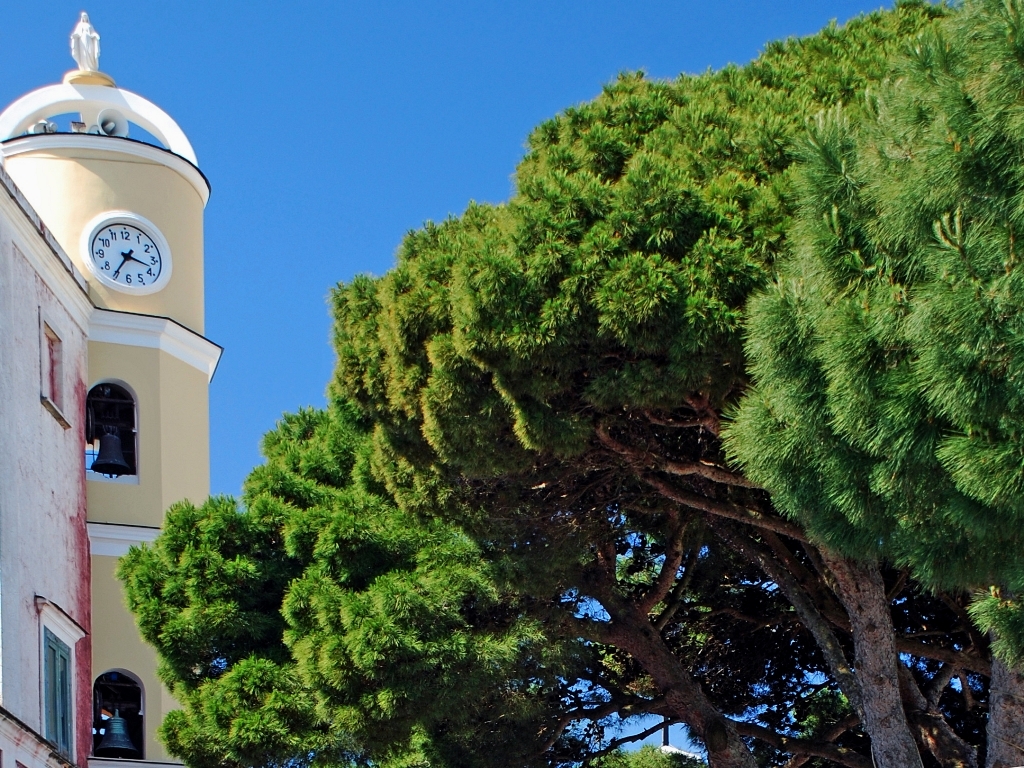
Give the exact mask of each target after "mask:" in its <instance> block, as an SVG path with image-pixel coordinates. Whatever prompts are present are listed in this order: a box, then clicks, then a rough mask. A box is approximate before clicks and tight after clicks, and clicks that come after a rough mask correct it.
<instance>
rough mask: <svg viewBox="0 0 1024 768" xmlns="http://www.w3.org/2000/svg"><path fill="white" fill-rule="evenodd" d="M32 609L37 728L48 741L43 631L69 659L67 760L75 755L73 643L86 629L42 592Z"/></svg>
mask: <svg viewBox="0 0 1024 768" xmlns="http://www.w3.org/2000/svg"><path fill="white" fill-rule="evenodd" d="M35 604H36V611H37V612H38V614H39V725H40V728H39V731H40V733H42V734H43V737H44V738H46V740H47V741H49V740H50V739H49V734H47V733H46V632H47V630H48V631H49V632H50V634H52V635H53V636H54V637H55V638H57V639H58V640H60V641H61V642H62V643H64V645H66V646H67V647H68V656H69V662H70V667H71V668H70V670H69V678H70V679H69V684H70V693H69V705H70V708H71V712H70V716H71V734H70V743H69V745H68V755H66V757H68V759H70V760H72V761H74V758H75V735H76V733H75V732H76V731H77V728H78V711H77V707H76V706H75V704H76V702H77V700H78V687H77V680H76V678H77V675H76V670H77V669H78V658H77V653H76V646H77V644H78V641H79V640H81V639H82V638H83V637H85V635H86V632H85V630H84V629H82V627H80V626H79V625H78V623H77V622H76V621H75V620H74V619H72V618H71V617H70V616H69V615H68V614H67V612H66V611H65V610H64V609H63V608H61V607H60V606H59V605H57V604H56V603H54V602H53V601H52V600H49V599H47V598H45V597H43V596H42V595H36V598H35Z"/></svg>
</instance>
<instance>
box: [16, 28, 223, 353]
mask: <svg viewBox="0 0 1024 768" xmlns="http://www.w3.org/2000/svg"><path fill="white" fill-rule="evenodd" d="M70 43H71V46H70V47H71V55H72V57H73V58H74V60H75V63H76V64H77V68H76V69H74V70H72V71H70V72H68V73H67V74H66V75H65V76H64V79H63V82H61V83H59V84H56V85H49V86H45V87H43V88H39V89H38V90H35V91H32V92H31V93H28V94H26V95H24V96H22V97H21V98H19V99H18V100H17V101H15V102H14V103H13V104H11V105H10V106H8V107H7V108H6V109H4V110H3V112H2V113H0V158H2V163H3V167H4V169H5V170H6V172H7V173H8V174H9V175H10V176H11V178H12V179H13V180H14V182H15V184H17V185H18V187H19V188H20V189H21V191H22V192H23V193H24V195H25V197H26V198H27V199H28V201H29V203H30V204H31V205H32V207H33V208H35V210H36V212H37V213H39V215H40V217H41V218H42V220H43V221H44V222H46V225H47V227H48V228H49V229H50V231H51V232H52V233H53V235H54V237H56V238H57V241H58V242H59V243H60V244H61V246H62V247H63V248H64V250H65V251H67V253H68V255H69V256H71V258H72V260H73V261H74V262H75V264H76V266H77V267H78V268H79V269H80V270H81V271H82V272H83V274H85V275H86V278H87V280H88V282H89V289H90V295H91V296H92V298H93V301H94V302H95V303H96V305H97V306H99V307H102V308H104V309H111V310H117V311H122V312H133V313H141V314H147V315H160V316H164V317H169V318H173V319H174V320H176V321H177V322H179V323H181V324H183V325H184V326H186V327H187V328H189V329H191V330H193V331H195V332H197V333H202V331H203V324H204V323H203V314H204V312H203V244H202V233H203V209H204V208H205V206H206V203H207V201H208V200H209V196H210V186H209V183H208V182H207V180H206V177H205V176H204V175H203V174H202V172H201V171H200V170H199V167H198V162H197V160H196V154H195V151H194V150H193V148H192V144H191V143H190V142H189V140H188V138H187V137H186V136H185V133H184V131H182V130H181V128H180V127H179V126H178V124H177V123H176V122H175V121H174V120H173V119H172V118H171V116H170V115H168V114H167V113H166V112H165V111H164V110H162V109H160V107H158V106H157V105H156V104H154V103H153V102H151V101H149V100H148V99H146V98H144V97H142V96H139V95H138V94H135V93H132V92H131V91H126V90H124V89H123V88H118V87H117V85H116V84H115V82H114V80H113V78H111V77H110V76H109V75H107V74H105V73H103V72H101V71H100V69H99V58H100V36H99V33H97V31H96V29H95V28H94V27H93V26H92V23H91V22H90V20H89V16H88V15H87V14H86V13H82V15H81V18H80V19H79V21H78V23H77V24H76V26H75V28H74V30H73V31H72V33H71V39H70ZM129 238H130V242H129ZM129 246H130V247H129ZM172 266H173V269H172Z"/></svg>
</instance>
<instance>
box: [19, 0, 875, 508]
mask: <svg viewBox="0 0 1024 768" xmlns="http://www.w3.org/2000/svg"><path fill="white" fill-rule="evenodd" d="M881 4H882V3H880V2H879V0H873V1H871V0H813V1H812V0H807V1H803V0H760V1H755V0H705V2H691V1H690V0H677V1H676V2H665V1H662V0H658V1H655V0H650V1H648V0H633V1H632V2H618V3H615V2H604V1H602V0H587V2H584V1H583V0H573V1H572V2H569V1H568V0H543V1H541V0H537V1H533V0H530V1H527V0H519V1H518V2H505V3H499V2H495V1H494V0H492V1H491V2H475V3H470V2H457V1H453V0H449V1H448V2H443V3H442V2H416V3H414V2H384V3H362V4H356V3H346V2H319V3H317V2H288V3H283V2H278V3H266V2H263V3H260V2H256V3H238V2H227V1H225V2H221V1H214V2H211V1H210V0H203V1H202V2H197V1H195V0H180V1H179V2H174V3H168V2H151V1H150V0H137V1H136V2H125V1H124V0H118V1H117V2H114V1H113V0H89V1H88V5H86V6H84V10H87V11H88V12H89V14H90V16H91V18H92V21H93V24H94V25H95V26H96V28H97V30H98V31H99V33H100V35H101V36H102V57H101V62H100V63H101V68H102V69H103V70H104V71H106V72H107V73H109V74H110V75H112V76H113V77H114V78H115V79H116V80H117V82H118V85H120V86H122V87H124V88H127V89H128V90H132V91H135V92H137V93H140V94H142V95H144V96H146V97H147V98H149V99H150V100H152V101H154V102H156V103H157V104H159V105H160V106H161V107H163V108H164V109H165V110H167V111H168V112H169V113H170V114H171V115H172V116H173V117H174V118H175V119H176V120H177V121H178V122H179V124H180V125H181V126H182V127H183V128H184V130H185V132H186V133H187V134H188V135H189V137H190V139H191V141H192V144H193V146H194V147H195V149H196V152H197V154H198V156H199V163H200V166H201V168H202V169H203V171H204V172H205V173H206V175H207V177H208V178H209V179H210V180H211V182H212V185H213V195H212V197H211V199H210V203H209V206H208V207H207V215H206V260H207V262H206V263H207V269H206V307H207V326H206V331H207V335H208V336H209V337H210V338H211V339H213V340H214V341H216V342H217V343H219V344H221V345H223V346H224V347H225V353H224V357H223V360H222V362H221V366H220V369H219V371H218V373H217V376H216V378H215V379H214V382H213V385H212V388H211V441H212V445H211V453H212V489H213V491H214V492H216V493H237V492H238V490H239V488H240V486H241V482H242V480H243V478H244V477H245V475H246V473H247V472H248V470H249V469H250V468H251V467H252V466H253V465H254V464H256V463H258V462H259V460H260V459H259V452H258V448H259V441H260V437H261V436H262V434H263V433H264V432H265V431H266V430H267V429H269V428H271V427H272V426H273V425H274V422H275V421H276V420H277V419H278V418H279V417H280V415H281V413H282V412H284V411H290V410H294V409H296V408H298V407H299V406H303V405H322V404H323V402H324V394H323V393H324V388H325V386H326V384H327V381H328V379H329V377H330V374H331V367H332V364H333V353H332V351H331V348H330V345H329V334H330V318H329V316H328V310H327V304H326V297H327V293H328V291H329V289H330V287H331V286H332V285H334V284H335V283H337V282H338V281H345V280H349V279H350V278H351V277H352V276H353V275H354V274H357V273H359V272H370V273H374V274H381V273H383V272H384V271H386V270H387V269H388V267H389V266H390V265H391V264H392V261H393V256H394V252H395V249H396V247H397V245H398V244H399V242H400V240H401V238H402V236H403V234H404V233H405V232H407V231H408V230H410V229H413V228H416V227H418V226H420V225H421V224H422V223H423V222H424V221H426V220H428V219H433V220H438V219H443V218H444V217H446V216H448V215H449V214H458V213H459V212H461V211H462V210H464V209H465V207H466V204H467V203H468V202H469V201H470V200H477V201H489V202H497V201H500V200H504V199H506V198H507V197H508V196H509V194H510V192H511V190H512V173H513V171H514V169H515V165H516V162H517V160H518V159H519V157H520V156H521V154H522V151H523V143H524V141H525V139H526V136H527V134H528V133H529V131H530V129H531V128H532V127H533V126H534V125H536V124H537V123H538V122H540V121H541V120H543V119H545V118H547V117H550V116H551V115H554V114H555V113H557V112H558V111H560V110H562V109H564V108H565V107H567V106H570V105H572V104H575V103H578V102H581V101H585V100H588V99H590V98H592V97H594V96H595V95H597V93H598V92H599V91H600V88H601V85H602V83H605V82H607V81H608V80H610V79H612V78H614V77H615V75H616V73H618V72H620V71H623V70H636V69H643V70H645V71H646V72H647V73H648V74H649V75H650V76H652V77H658V78H670V77H675V76H676V75H678V74H679V73H681V72H691V73H692V72H700V71H703V70H705V69H707V68H709V67H712V68H717V67H720V66H722V65H724V64H726V63H728V62H737V63H742V62H746V61H749V60H750V59H751V58H753V57H754V56H756V55H757V53H758V51H759V50H760V49H761V47H762V46H763V45H764V43H765V42H767V41H768V40H771V39H775V38H781V37H787V36H790V35H804V34H809V33H812V32H814V31H816V30H818V29H819V28H821V27H822V26H823V25H825V24H826V23H827V22H828V21H829V20H830V19H833V18H834V19H838V20H839V21H844V20H846V19H849V18H850V17H852V16H855V15H857V14H858V13H861V12H864V11H868V10H872V9H874V8H877V7H879V6H880V5H881ZM80 10H83V6H82V5H81V4H80V3H79V2H77V1H76V2H74V3H71V2H64V1H63V0H59V1H51V0H34V1H33V2H4V3H2V4H0V103H2V104H3V105H6V104H8V103H10V102H11V101H12V100H14V99H15V98H17V97H18V96H20V95H21V94H23V93H25V92H27V91H29V90H32V89H33V88H37V87H39V86H42V85H46V84H49V83H53V82H57V81H59V80H60V78H61V76H62V74H63V73H64V72H65V71H66V70H68V69H71V68H72V67H73V66H74V62H73V61H72V60H71V58H70V56H69V54H68V42H67V39H68V34H69V33H70V31H71V29H72V27H73V26H74V24H75V22H76V20H77V16H78V12H79V11H80Z"/></svg>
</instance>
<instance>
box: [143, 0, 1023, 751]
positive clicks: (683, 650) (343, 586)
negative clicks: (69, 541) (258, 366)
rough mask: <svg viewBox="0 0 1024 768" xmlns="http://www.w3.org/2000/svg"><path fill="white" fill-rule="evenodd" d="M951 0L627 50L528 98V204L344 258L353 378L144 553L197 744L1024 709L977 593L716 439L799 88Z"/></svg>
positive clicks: (946, 731)
mask: <svg viewBox="0 0 1024 768" xmlns="http://www.w3.org/2000/svg"><path fill="white" fill-rule="evenodd" d="M946 15H948V11H947V10H946V9H944V8H942V7H935V6H930V5H925V4H920V3H907V4H901V5H899V6H898V7H897V9H896V10H894V11H892V12H886V13H878V14H872V15H871V16H868V17H864V18H862V19H858V20H855V21H854V22H851V23H850V24H849V25H847V26H846V27H844V28H839V27H836V26H831V27H829V28H827V29H826V30H824V31H823V32H822V33H820V34H819V35H816V36H813V37H810V38H806V39H803V40H793V41H787V42H785V43H778V44H773V45H771V46H769V48H768V49H767V50H766V52H765V53H764V55H763V56H762V57H760V58H759V59H758V60H757V61H755V62H753V63H751V64H750V65H748V66H746V67H729V68H726V69H725V70H723V71H721V72H714V73H707V74H704V75H700V76H694V77H682V78H680V79H679V80H677V81H674V82H671V83H661V82H651V81H648V80H646V79H645V78H643V77H640V76H633V75H626V76H623V77H621V78H620V79H619V80H618V81H617V82H615V83H613V84H612V85H610V86H608V87H607V88H606V89H605V92H604V93H603V94H602V95H601V96H600V97H599V98H598V99H596V100H595V101H593V102H591V103H588V104H584V105H581V106H579V107H576V108H573V109H571V110H567V111H566V112H565V113H563V114H562V115H559V116H558V117H557V118H555V119H553V120H551V121H548V122H547V123H545V124H543V125H542V126H540V127H539V128H538V129H537V130H536V131H535V132H534V134H533V135H532V137H531V139H530V148H529V152H528V154H527V157H526V158H525V159H524V161H523V162H522V163H521V165H520V167H519V170H518V173H517V193H516V195H515V196H514V197H513V199H512V200H511V201H510V202H509V203H508V204H506V205H502V206H476V205H474V206H471V207H470V208H469V209H468V210H467V211H466V213H465V214H463V215H462V216H461V217H458V218H454V219H451V220H449V221H446V222H444V223H442V224H437V225H433V224H431V225H428V226H426V227H424V228H423V229H422V230H419V231H417V232H414V233H411V234H410V235H409V236H408V237H407V238H406V241H405V242H404V244H403V246H402V248H401V250H400V253H399V259H398V264H397V265H396V267H395V269H393V270H392V271H390V272H389V273H388V274H387V275H385V276H383V277H381V278H379V279H371V278H359V279H357V280H355V281H353V282H352V283H351V284H349V285H343V286H339V288H338V290H337V292H336V293H335V297H334V299H335V316H336V325H335V334H336V335H335V348H336V350H337V353H338V368H337V375H336V378H335V381H334V383H333V386H332V392H333V394H332V406H331V409H330V411H329V413H327V414H320V415H316V414H302V415H299V416H295V417H290V418H289V419H286V420H285V422H284V423H283V424H282V425H281V427H280V428H279V430H278V431H277V432H276V433H273V434H272V436H271V437H270V438H269V439H268V442H267V443H266V445H265V451H266V453H267V456H268V462H267V464H266V465H265V467H261V468H259V469H257V470H256V472H255V473H254V475H253V476H252V477H251V478H250V480H249V482H248V484H247V490H246V497H245V499H244V505H243V507H242V508H241V509H239V508H237V507H236V505H235V504H234V503H233V502H230V501H227V500H212V501H210V502H209V503H207V504H205V505H203V506H202V507H200V508H193V507H189V506H188V505H185V506H182V507H179V508H178V509H176V510H174V512H173V513H172V514H171V515H170V516H169V518H168V525H167V530H166V532H165V534H164V535H163V537H162V538H161V539H160V540H158V542H157V543H156V544H155V545H154V546H153V547H152V548H151V549H145V550H140V551H138V552H136V553H133V554H132V555H131V556H130V558H129V559H128V560H127V561H126V563H125V565H124V568H123V575H124V577H125V579H126V582H127V585H128V591H129V596H130V599H131V601H132V606H133V609H134V610H135V611H136V612H137V614H138V615H139V617H140V625H141V626H142V628H143V631H144V633H145V635H146V637H147V639H148V640H149V641H150V642H152V643H153V644H154V645H155V646H156V647H157V648H158V650H159V652H160V654H161V657H162V658H163V659H164V661H165V664H164V667H163V669H164V675H165V680H166V681H168V682H169V683H170V684H171V685H172V686H173V689H174V690H175V691H176V692H177V693H178V694H179V695H180V697H181V698H182V700H183V701H184V702H185V708H184V710H183V712H182V713H181V714H180V715H176V716H175V719H173V720H171V721H169V722H168V724H167V725H166V726H165V729H164V733H165V735H166V736H167V738H168V741H169V743H170V744H171V745H172V749H173V750H175V752H176V754H180V755H183V756H185V757H186V759H187V760H188V762H189V763H190V764H196V765H200V764H201V765H203V766H211V768H212V766H213V765H231V766H236V767H237V768H241V766H242V765H243V764H244V765H264V764H266V765H278V764H282V763H284V762H296V763H303V764H304V763H324V764H327V763H331V764H339V765H343V764H345V763H346V761H348V762H349V763H353V764H373V765H383V766H395V767H396V768H397V766H419V765H426V764H428V763H429V764H430V765H433V766H453V767H454V766H459V768H462V767H463V766H481V767H483V766H491V765H502V766H506V765H522V766H533V765H538V766H539V765H553V766H566V767H568V766H575V765H578V764H579V763H580V762H581V761H583V760H587V759H592V758H596V757H598V756H600V755H601V754H602V753H603V752H605V751H607V750H609V749H614V747H615V746H617V744H618V742H617V741H616V739H617V738H621V736H620V735H619V734H618V733H617V731H616V729H617V727H618V726H619V725H621V723H622V721H626V723H627V724H628V723H629V722H630V719H631V718H634V717H639V716H650V715H656V716H659V717H667V718H669V719H670V720H672V721H678V722H684V723H686V724H687V725H688V726H689V727H690V729H691V731H692V732H693V733H694V735H695V736H696V737H697V738H698V739H699V740H701V741H702V743H703V744H704V746H706V748H707V752H708V756H709V760H710V763H711V765H712V766H715V768H738V767H740V766H742V767H743V768H752V766H754V765H756V764H762V765H783V764H786V763H790V764H791V765H804V764H813V763H811V762H809V761H818V763H820V764H828V763H831V764H838V765H844V766H850V767H851V768H867V766H868V765H870V764H871V760H872V759H874V761H875V763H876V765H877V768H908V766H913V765H915V764H916V765H923V764H925V762H926V761H933V760H934V761H938V762H940V763H941V764H943V765H964V766H974V765H976V764H977V760H978V755H977V751H976V749H975V748H976V747H978V746H982V747H984V745H985V741H986V714H985V707H986V704H990V705H992V706H991V711H992V716H991V718H989V720H990V722H995V721H997V720H998V719H999V717H1005V716H1006V713H1007V712H1010V711H1011V710H1010V709H1008V708H1007V706H1005V705H1003V704H1000V705H999V706H996V698H995V697H993V698H992V701H989V693H988V692H989V685H988V680H989V676H990V674H993V675H994V674H995V672H996V670H993V669H992V667H991V659H990V655H989V647H988V643H987V641H986V639H985V638H984V637H982V636H980V635H979V634H978V633H977V632H976V631H975V630H974V628H973V627H972V626H971V624H970V622H969V621H968V620H967V619H966V615H965V613H964V605H965V601H964V596H963V595H962V594H961V593H959V592H955V591H954V592H942V591H939V592H936V593H929V592H926V591H924V590H922V589H920V588H919V585H918V583H917V582H915V581H914V580H913V579H910V578H908V575H907V574H906V573H905V572H901V571H900V570H899V569H896V568H893V567H890V566H889V565H887V564H885V563H884V562H882V561H880V560H873V561H872V560H869V561H867V562H858V561H856V560H851V559H847V558H845V557H844V556H843V555H842V554H840V552H839V551H835V550H831V549H828V548H827V547H823V546H819V545H817V544H815V542H814V541H812V540H811V538H810V537H809V536H808V534H807V530H805V528H803V527H801V526H800V525H797V524H794V522H792V521H791V520H788V519H786V518H785V517H783V516H781V515H779V514H778V513H777V511H776V510H775V508H774V507H773V504H772V500H771V499H770V498H769V496H768V495H767V494H766V493H765V492H764V491H763V489H761V488H759V487H757V486H756V485H755V484H754V483H752V482H751V480H750V479H749V478H746V477H744V476H743V475H741V474H739V473H737V472H736V471H734V470H733V469H732V468H730V466H729V465H728V463H727V461H726V456H725V454H724V452H723V447H722V444H721V440H720V426H721V418H722V415H723V411H725V410H726V409H728V408H730V407H731V406H732V405H733V404H734V403H736V402H737V400H738V399H739V397H740V396H741V395H742V393H743V392H744V391H745V390H746V388H747V386H748V374H747V371H746V362H745V357H744V349H743V323H744V317H745V314H744V313H745V306H746V302H747V298H748V296H749V295H750V293H751V292H752V291H755V290H757V289H758V288H761V287H763V286H765V285H766V284H767V283H768V282H769V280H770V279H771V277H772V275H773V272H774V269H775V264H776V262H777V260H779V259H781V258H783V257H784V256H785V255H786V253H787V241H786V232H787V230H788V228H789V223H790V215H791V213H792V194H793V192H794V189H793V186H792V181H793V170H792V161H793V154H792V146H793V142H794V140H795V139H796V138H797V137H798V136H800V135H801V134H802V132H803V125H804V120H805V118H806V117H807V116H809V115H813V114H815V113H817V112H818V111H820V110H821V109H823V108H833V107H835V106H836V105H838V104H840V103H845V104H848V105H850V106H849V107H848V108H847V109H848V110H849V111H850V112H852V113H853V115H854V116H856V115H857V114H858V113H859V110H860V109H861V108H860V107H859V106H857V105H858V104H860V103H861V101H860V100H859V94H860V93H862V91H863V90H864V88H865V87H866V86H867V85H868V84H869V83H872V82H877V81H879V80H881V79H882V78H883V77H884V76H885V75H886V74H887V73H889V71H890V64H889V59H888V56H889V54H891V53H892V52H893V51H894V50H896V49H897V48H898V47H899V45H900V44H901V42H902V41H904V40H906V39H908V38H912V37H914V36H915V35H916V34H917V33H919V32H920V31H921V30H922V29H924V28H926V27H928V26H929V25H930V24H932V23H933V22H934V21H935V20H936V19H939V18H942V17H944V16H946ZM353 408H354V409H355V410H353ZM810 530H813V531H814V533H815V535H817V530H818V529H816V528H814V529H810ZM254 588H258V589H259V590H261V592H260V593H259V595H258V596H253V595H252V594H250V592H251V590H252V589H254ZM260 613H265V614H266V615H263V616H259V615H257V614H260ZM248 622H252V626H253V627H254V634H253V636H252V637H251V638H250V637H248V636H245V634H244V627H245V626H246V625H247V623H248ZM193 627H200V628H201V630H202V631H200V632H193V631H191V630H192V628H193ZM951 680H955V681H956V682H955V683H953V684H951V682H950V681H951ZM1000 685H1003V684H1002V683H1000ZM993 687H995V686H993ZM1004 687H1005V688H1006V689H1007V690H1010V691H1011V692H1012V690H1013V681H1012V680H1011V681H1010V683H1009V685H1007V686H1004ZM1000 690H1002V689H1000ZM1000 707H1002V708H1000ZM262 723H265V724H266V726H265V727H263V726H262V725H261V724H262ZM791 761H792V762H791Z"/></svg>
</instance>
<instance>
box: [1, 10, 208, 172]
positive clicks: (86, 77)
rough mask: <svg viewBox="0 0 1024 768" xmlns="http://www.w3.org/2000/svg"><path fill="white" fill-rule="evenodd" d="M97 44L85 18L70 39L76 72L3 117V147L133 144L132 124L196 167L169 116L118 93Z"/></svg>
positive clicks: (123, 92)
mask: <svg viewBox="0 0 1024 768" xmlns="http://www.w3.org/2000/svg"><path fill="white" fill-rule="evenodd" d="M99 40H100V36H99V34H98V33H97V32H96V30H95V29H94V28H93V26H92V24H91V23H90V22H89V15H88V14H87V13H84V12H83V13H82V17H81V20H80V21H79V22H78V25H77V26H76V27H75V29H74V31H73V32H72V33H71V54H72V56H73V57H74V58H75V62H76V63H77V64H78V69H74V70H72V71H70V72H68V73H67V74H66V75H65V76H64V82H63V83H61V84H59V85H50V86H46V87H44V88H39V89H38V90H35V91H32V92H31V93H28V94H26V95H24V96H22V97H21V98H20V99H18V100H17V101H15V102H14V103H13V104H11V105H10V106H9V107H7V109H5V110H4V111H3V113H2V114H0V142H7V141H9V140H10V139H15V138H18V137H21V136H28V135H48V134H72V135H92V136H103V137H115V138H130V137H131V133H132V131H131V126H132V125H133V124H134V125H136V126H138V127H139V128H142V129H143V130H145V131H146V132H148V133H149V134H150V136H152V137H153V138H155V139H156V140H157V141H158V142H160V145H161V146H162V148H163V149H167V150H170V151H171V152H173V153H174V154H176V155H178V156H180V157H183V158H184V159H185V160H188V161H189V162H190V163H191V164H192V165H195V166H198V161H197V160H196V154H195V151H194V150H193V149H192V145H191V144H190V143H189V140H188V138H186V136H185V133H184V132H183V131H182V130H181V128H179V127H178V124H177V123H176V122H174V120H173V119H171V116H170V115H168V114H167V113H166V112H164V111H163V110H162V109H160V107H158V106H157V105H156V104H154V103H153V102H151V101H149V100H147V99H145V98H143V97H142V96H139V95H138V94H135V93H132V92H130V91H126V90H124V89H122V88H118V87H117V86H116V85H115V83H114V80H113V78H111V77H110V76H109V75H107V74H105V73H103V72H101V71H99ZM69 113H70V114H72V115H75V114H76V113H77V117H78V119H77V120H75V119H71V120H69V121H68V122H67V124H66V125H59V124H58V123H57V122H55V121H54V120H53V118H55V117H58V116H62V117H66V116H67V115H68V114H69ZM143 143H146V142H145V141H143ZM4 154H7V150H6V149H5V152H4Z"/></svg>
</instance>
